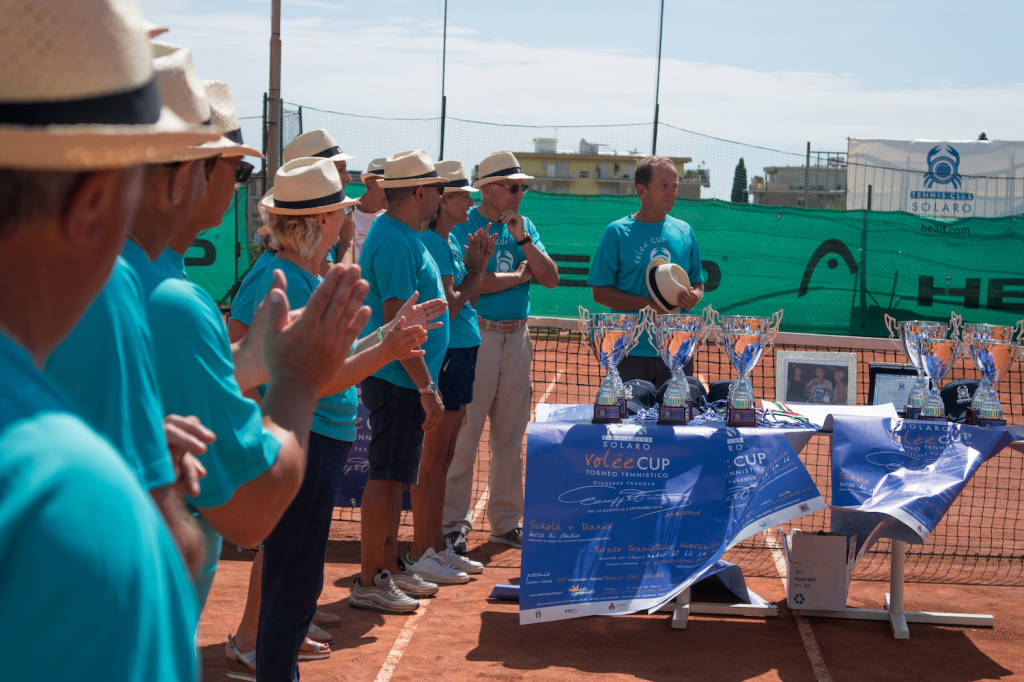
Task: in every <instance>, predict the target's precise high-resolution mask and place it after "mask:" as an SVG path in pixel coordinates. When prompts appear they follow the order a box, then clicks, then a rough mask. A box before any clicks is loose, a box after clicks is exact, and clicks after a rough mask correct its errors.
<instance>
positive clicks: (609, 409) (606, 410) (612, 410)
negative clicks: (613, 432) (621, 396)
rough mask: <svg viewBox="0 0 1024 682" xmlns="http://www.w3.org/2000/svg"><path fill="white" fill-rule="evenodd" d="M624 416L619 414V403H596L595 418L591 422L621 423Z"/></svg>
mask: <svg viewBox="0 0 1024 682" xmlns="http://www.w3.org/2000/svg"><path fill="white" fill-rule="evenodd" d="M621 422H622V417H620V416H619V404H618V403H615V404H614V405H594V418H593V419H592V420H591V421H590V423H591V424H619V423H621Z"/></svg>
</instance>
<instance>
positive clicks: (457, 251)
mask: <svg viewBox="0 0 1024 682" xmlns="http://www.w3.org/2000/svg"><path fill="white" fill-rule="evenodd" d="M420 240H421V241H422V242H423V244H424V246H426V247H427V251H429V252H430V255H431V256H432V257H433V258H434V262H435V263H437V269H438V272H440V273H441V277H444V276H446V275H447V276H449V277H451V278H452V286H454V287H455V288H456V289H458V287H459V285H460V284H462V280H464V279H466V274H467V273H468V270H466V263H465V261H463V259H462V258H463V252H462V247H461V246H459V243H458V242H457V241H455V239H454V238H453V237H452V235H450V234H449V235H448V238H447V239H445V238H444V237H442V236H441V235H440V234H438V233H437V232H434V231H433V230H424V231H423V232H420ZM449 319H450V320H451V330H450V331H449V338H448V347H449V348H475V347H477V346H479V345H480V327H479V325H477V322H476V309H475V308H474V307H473V304H472V303H470V302H469V301H466V304H465V305H463V306H462V307H461V308H459V312H458V313H457V314H456V315H455V318H454V319H452V318H451V317H450V316H449Z"/></svg>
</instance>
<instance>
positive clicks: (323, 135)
mask: <svg viewBox="0 0 1024 682" xmlns="http://www.w3.org/2000/svg"><path fill="white" fill-rule="evenodd" d="M303 156H319V157H321V158H325V159H330V160H331V161H349V160H351V159H354V158H356V157H354V156H352V155H351V154H346V153H345V152H343V151H341V149H340V148H339V147H338V143H337V142H335V141H334V138H333V137H331V134H330V133H329V132H327V131H326V130H323V129H320V130H310V131H309V132H308V133H302V134H301V135H299V136H298V137H296V138H295V139H294V140H292V141H291V142H289V143H288V146H287V147H285V148H284V160H285V161H286V162H288V161H291V160H292V159H298V158H301V157H303Z"/></svg>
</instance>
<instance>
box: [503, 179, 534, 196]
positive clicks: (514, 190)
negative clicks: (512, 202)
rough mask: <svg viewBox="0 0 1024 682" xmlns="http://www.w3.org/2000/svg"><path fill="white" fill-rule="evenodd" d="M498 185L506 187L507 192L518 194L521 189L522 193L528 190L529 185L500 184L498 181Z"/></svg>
mask: <svg viewBox="0 0 1024 682" xmlns="http://www.w3.org/2000/svg"><path fill="white" fill-rule="evenodd" d="M498 185H499V186H500V187H504V188H505V189H507V190H508V193H509V194H519V192H520V191H522V193H523V194H526V193H527V192H529V191H530V186H529V185H527V184H522V185H503V184H501V183H500V182H499V183H498Z"/></svg>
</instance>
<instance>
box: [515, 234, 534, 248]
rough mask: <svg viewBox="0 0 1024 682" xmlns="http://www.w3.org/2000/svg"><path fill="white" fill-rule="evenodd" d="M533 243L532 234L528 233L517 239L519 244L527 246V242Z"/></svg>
mask: <svg viewBox="0 0 1024 682" xmlns="http://www.w3.org/2000/svg"><path fill="white" fill-rule="evenodd" d="M532 243H533V237H531V236H530V235H526V236H525V237H523V238H522V239H517V240H516V244H519V246H526V245H527V244H532Z"/></svg>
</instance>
